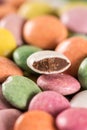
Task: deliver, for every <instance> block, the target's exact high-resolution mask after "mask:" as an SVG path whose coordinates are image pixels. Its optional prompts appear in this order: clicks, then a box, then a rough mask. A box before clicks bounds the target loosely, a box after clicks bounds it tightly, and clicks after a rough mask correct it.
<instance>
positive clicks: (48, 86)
mask: <svg viewBox="0 0 87 130" xmlns="http://www.w3.org/2000/svg"><path fill="white" fill-rule="evenodd" d="M37 84H38V86H40V88H42V89H43V90H52V91H56V92H57V93H61V94H62V95H70V94H73V93H76V92H77V91H79V89H80V87H81V86H80V83H79V82H78V80H76V79H75V78H74V77H72V76H71V75H68V74H63V73H61V74H53V75H41V76H40V77H38V79H37Z"/></svg>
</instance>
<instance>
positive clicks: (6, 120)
mask: <svg viewBox="0 0 87 130" xmlns="http://www.w3.org/2000/svg"><path fill="white" fill-rule="evenodd" d="M20 115H21V112H20V111H18V110H16V109H5V110H0V130H13V128H14V124H15V121H16V120H17V118H18V117H19V116H20Z"/></svg>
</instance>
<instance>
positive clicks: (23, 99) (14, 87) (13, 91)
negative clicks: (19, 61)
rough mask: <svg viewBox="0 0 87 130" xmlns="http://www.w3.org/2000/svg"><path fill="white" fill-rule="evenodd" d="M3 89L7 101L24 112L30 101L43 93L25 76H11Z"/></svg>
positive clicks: (3, 85)
mask: <svg viewBox="0 0 87 130" xmlns="http://www.w3.org/2000/svg"><path fill="white" fill-rule="evenodd" d="M2 87H3V88H2V92H3V95H4V97H5V98H6V100H7V101H8V102H9V103H10V104H12V105H13V106H15V107H16V108H19V109H22V110H25V109H26V108H27V104H28V102H29V101H30V99H31V98H32V97H33V96H34V95H35V94H37V93H39V92H40V91H41V90H40V89H39V87H38V86H37V85H36V84H35V83H34V82H33V81H32V80H30V79H29V78H26V77H24V76H10V77H9V78H8V79H7V80H6V81H5V82H4V83H3V84H2Z"/></svg>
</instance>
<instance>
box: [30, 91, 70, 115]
mask: <svg viewBox="0 0 87 130" xmlns="http://www.w3.org/2000/svg"><path fill="white" fill-rule="evenodd" d="M60 102H61V103H60ZM69 107H70V103H69V101H68V100H67V99H66V98H65V97H64V96H62V95H61V94H59V93H56V92H54V91H45V92H41V93H39V94H37V95H36V96H34V97H33V98H32V100H31V102H30V104H29V111H30V110H42V111H46V112H48V113H50V114H51V115H52V116H56V115H57V114H59V113H60V112H62V111H63V110H65V109H67V108H69Z"/></svg>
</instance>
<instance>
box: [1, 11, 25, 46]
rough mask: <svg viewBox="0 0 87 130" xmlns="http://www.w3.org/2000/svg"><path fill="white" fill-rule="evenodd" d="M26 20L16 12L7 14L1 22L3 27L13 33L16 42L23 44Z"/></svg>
mask: <svg viewBox="0 0 87 130" xmlns="http://www.w3.org/2000/svg"><path fill="white" fill-rule="evenodd" d="M24 22H25V19H23V18H22V17H20V16H19V15H17V14H16V13H11V14H9V15H7V16H5V17H4V18H3V19H1V22H0V26H1V27H3V28H6V29H7V30H9V31H10V32H11V33H12V34H13V36H14V38H15V40H16V44H17V45H18V46H20V45H22V44H23V39H22V29H23V25H24Z"/></svg>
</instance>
